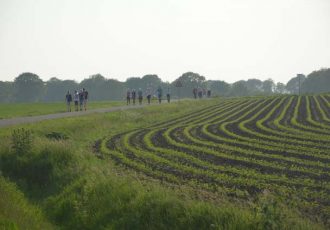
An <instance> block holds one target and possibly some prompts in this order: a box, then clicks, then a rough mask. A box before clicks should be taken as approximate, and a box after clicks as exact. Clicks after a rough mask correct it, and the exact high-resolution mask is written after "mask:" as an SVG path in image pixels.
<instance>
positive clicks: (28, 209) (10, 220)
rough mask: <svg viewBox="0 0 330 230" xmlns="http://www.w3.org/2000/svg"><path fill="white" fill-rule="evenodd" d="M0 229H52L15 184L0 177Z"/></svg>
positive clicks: (39, 211)
mask: <svg viewBox="0 0 330 230" xmlns="http://www.w3.org/2000/svg"><path fill="white" fill-rule="evenodd" d="M0 229H6V230H7V229H8V230H11V229H12V230H15V229H31V230H34V229H45V230H46V229H54V228H53V226H52V225H51V224H50V223H48V222H47V221H46V220H45V218H44V216H43V215H42V212H41V210H40V209H39V208H37V207H36V206H33V205H31V204H30V203H29V202H28V201H27V200H26V198H25V197H24V195H23V193H22V192H20V191H19V190H18V188H17V187H16V185H15V184H13V183H11V182H9V181H8V180H6V179H5V178H4V177H3V176H0Z"/></svg>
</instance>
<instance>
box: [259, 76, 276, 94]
mask: <svg viewBox="0 0 330 230" xmlns="http://www.w3.org/2000/svg"><path fill="white" fill-rule="evenodd" d="M262 89H263V91H264V93H265V94H272V93H273V92H274V89H275V83H274V81H273V80H272V79H270V78H269V79H267V80H265V81H263V82H262Z"/></svg>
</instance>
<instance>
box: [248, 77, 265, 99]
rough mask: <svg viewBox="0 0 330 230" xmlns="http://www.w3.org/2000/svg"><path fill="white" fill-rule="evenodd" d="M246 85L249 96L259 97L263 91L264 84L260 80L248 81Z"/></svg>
mask: <svg viewBox="0 0 330 230" xmlns="http://www.w3.org/2000/svg"><path fill="white" fill-rule="evenodd" d="M245 85H246V88H247V90H248V94H249V95H257V94H260V93H262V91H263V88H262V87H263V82H262V81H261V80H259V79H254V78H253V79H248V80H247V81H246V83H245Z"/></svg>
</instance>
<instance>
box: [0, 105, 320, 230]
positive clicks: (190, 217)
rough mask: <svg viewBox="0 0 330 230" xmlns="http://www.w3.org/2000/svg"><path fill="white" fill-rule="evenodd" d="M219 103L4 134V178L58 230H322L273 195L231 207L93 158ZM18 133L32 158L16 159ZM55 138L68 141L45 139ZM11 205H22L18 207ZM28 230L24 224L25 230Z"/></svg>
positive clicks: (45, 124)
mask: <svg viewBox="0 0 330 230" xmlns="http://www.w3.org/2000/svg"><path fill="white" fill-rule="evenodd" d="M215 103H222V99H215V100H203V101H182V102H180V103H171V104H165V105H161V106H153V107H144V108H140V109H135V110H127V111H117V112H112V113H104V114H92V115H88V116H81V117H74V118H73V117H72V118H63V119H56V120H49V121H42V122H39V123H37V124H25V125H19V126H15V127H8V128H3V129H0V138H1V140H2V141H1V144H0V160H1V161H0V173H2V174H3V176H4V177H6V178H9V179H10V180H11V181H13V182H15V183H16V184H17V186H18V189H19V190H21V191H23V192H24V194H25V196H26V197H27V198H28V199H29V201H32V202H34V203H36V204H37V205H40V206H41V207H42V210H43V213H44V214H45V215H46V216H47V217H48V220H49V221H51V222H52V223H53V224H54V225H56V226H59V228H60V229H322V226H319V225H318V224H316V223H312V222H311V221H309V220H308V219H304V218H302V217H301V216H299V214H298V212H297V211H295V210H290V209H289V208H288V207H286V206H283V205H282V204H280V203H278V202H277V199H276V197H273V196H271V195H267V194H266V195H262V196H261V197H260V199H259V201H257V202H256V203H253V204H251V201H247V202H246V203H245V202H242V201H237V202H235V201H229V200H227V199H226V197H217V196H216V195H214V194H210V195H208V194H207V193H206V194H203V191H196V190H195V189H193V188H191V187H189V186H185V185H184V184H182V185H180V184H179V185H171V184H167V183H166V182H163V181H158V180H154V179H151V178H148V177H147V176H144V175H139V173H137V172H135V171H133V170H130V169H125V168H123V167H121V166H117V165H116V164H115V163H114V162H113V161H112V160H110V159H109V158H108V157H107V156H102V155H101V156H100V155H98V156H96V154H95V152H94V151H93V150H95V149H94V145H95V142H96V141H97V140H100V139H103V138H105V137H108V136H110V135H114V134H117V133H121V132H124V131H126V130H132V129H137V128H146V127H148V126H150V125H153V124H155V123H159V122H161V121H165V120H169V119H173V118H175V117H177V116H180V115H183V114H188V113H194V112H195V111H197V110H201V109H203V108H204V107H207V106H210V105H212V104H215ZM18 128H24V130H29V131H31V135H32V139H33V141H32V146H31V149H30V150H29V151H23V152H21V153H18V152H17V148H13V141H12V135H13V130H17V129H18ZM54 132H55V133H57V134H60V135H58V136H65V137H67V139H63V140H56V139H50V138H49V137H47V135H48V134H50V133H54ZM23 149H24V148H23ZM25 149H29V148H25ZM99 158H101V159H99ZM32 168H33V170H30V169H32ZM40 175H42V176H40ZM18 189H16V190H18ZM0 191H1V190H0ZM18 193H19V191H18ZM0 201H1V202H3V203H4V204H5V205H3V207H4V209H3V210H6V212H8V213H9V214H7V216H10V215H11V216H13V217H12V218H10V219H9V221H10V223H9V224H14V225H17V226H21V225H20V224H19V218H20V217H19V216H15V212H16V211H15V210H12V209H10V208H8V207H7V206H8V205H9V204H10V203H8V202H11V201H10V200H7V199H3V197H2V196H0ZM24 202H27V201H26V200H25V201H24ZM13 204H18V206H19V202H17V201H13ZM0 208H1V207H0ZM27 209H28V210H30V209H31V210H34V207H31V208H29V207H28V208H27ZM0 210H1V209H0ZM0 213H1V211H0ZM7 216H5V218H7V219H8V217H7ZM7 219H5V220H6V221H7ZM0 220H1V215H0ZM40 222H41V223H42V221H41V220H40ZM0 223H1V221H0ZM0 226H1V224H0ZM28 226H29V225H28V224H26V225H24V223H23V227H22V229H29V227H28ZM13 229H14V228H13ZM35 229H38V228H35Z"/></svg>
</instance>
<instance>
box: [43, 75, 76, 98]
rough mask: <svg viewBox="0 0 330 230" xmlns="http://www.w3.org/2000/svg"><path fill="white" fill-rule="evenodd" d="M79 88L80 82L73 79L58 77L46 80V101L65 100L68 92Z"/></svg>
mask: <svg viewBox="0 0 330 230" xmlns="http://www.w3.org/2000/svg"><path fill="white" fill-rule="evenodd" d="M77 89H78V83H77V82H75V81H73V80H64V81H62V80H60V79H58V78H56V77H53V78H51V79H49V80H48V81H47V82H46V94H45V98H44V99H45V101H63V100H64V97H65V94H66V92H67V91H68V90H69V91H70V92H71V93H73V92H74V90H77Z"/></svg>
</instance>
